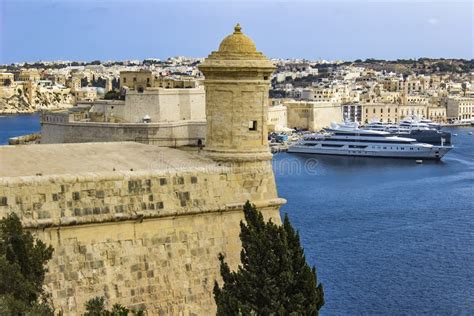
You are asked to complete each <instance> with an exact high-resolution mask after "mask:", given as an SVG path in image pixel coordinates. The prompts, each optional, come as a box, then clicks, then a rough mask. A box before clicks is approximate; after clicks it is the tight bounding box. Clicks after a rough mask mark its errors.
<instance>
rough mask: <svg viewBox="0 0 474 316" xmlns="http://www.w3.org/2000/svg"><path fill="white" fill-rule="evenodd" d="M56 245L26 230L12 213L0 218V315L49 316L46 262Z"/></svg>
mask: <svg viewBox="0 0 474 316" xmlns="http://www.w3.org/2000/svg"><path fill="white" fill-rule="evenodd" d="M52 254H53V248H52V247H51V246H46V244H44V243H43V242H42V241H41V240H38V239H36V238H34V237H33V236H32V235H31V233H30V232H28V231H26V230H24V229H23V227H22V225H21V222H20V219H19V217H18V216H17V215H16V214H14V213H12V214H9V215H8V216H7V217H6V218H3V219H1V220H0V314H1V315H7V314H11V315H13V314H16V315H19V314H21V315H23V314H31V315H35V314H41V315H49V314H52V313H53V310H52V308H51V306H50V304H49V302H48V297H47V295H46V294H45V292H44V290H43V281H44V276H45V273H46V271H47V269H46V264H47V262H48V260H50V259H51V257H52Z"/></svg>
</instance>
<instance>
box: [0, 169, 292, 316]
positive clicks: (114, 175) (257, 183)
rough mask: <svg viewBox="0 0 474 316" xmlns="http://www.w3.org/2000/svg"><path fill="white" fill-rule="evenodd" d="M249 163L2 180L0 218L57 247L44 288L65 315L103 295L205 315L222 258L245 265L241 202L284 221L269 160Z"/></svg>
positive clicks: (158, 310) (151, 308)
mask: <svg viewBox="0 0 474 316" xmlns="http://www.w3.org/2000/svg"><path fill="white" fill-rule="evenodd" d="M246 166H247V167H246V168H243V169H240V168H238V167H237V168H231V167H219V166H215V167H213V166H210V167H209V168H189V169H180V170H179V171H175V172H173V169H166V170H164V171H140V172H133V171H127V172H101V173H100V174H94V173H90V174H78V175H56V176H53V175H51V176H31V177H14V178H13V177H12V178H8V177H4V178H0V217H3V216H5V215H6V214H7V213H8V212H12V211H13V212H16V213H17V214H19V215H20V216H21V219H22V222H23V223H24V225H26V226H27V227H29V228H30V229H31V230H32V231H34V233H35V234H36V235H37V236H38V237H39V238H41V239H42V240H43V241H45V242H46V243H48V244H51V245H52V246H53V247H54V249H55V252H54V255H53V259H52V260H51V261H50V263H49V273H48V274H47V276H46V280H45V285H46V288H47V289H48V291H49V292H50V293H51V294H52V298H53V302H54V305H55V307H56V309H57V310H61V311H63V312H64V314H65V315H79V314H80V313H82V312H83V311H84V304H85V302H86V301H87V300H88V299H90V298H92V297H95V296H99V295H100V296H101V295H105V296H106V297H107V301H108V302H109V304H110V305H111V304H114V303H120V304H123V305H126V306H132V307H136V308H139V307H145V308H146V309H147V311H148V313H149V315H158V314H172V315H179V314H181V315H191V314H194V315H209V314H213V313H215V304H214V299H213V296H212V287H213V284H214V281H215V280H219V278H220V275H219V264H218V260H217V256H218V254H219V253H224V254H226V255H227V256H228V257H227V258H228V261H229V262H230V264H231V266H232V267H233V268H235V267H236V266H237V264H238V263H239V262H240V259H239V252H240V247H241V244H240V239H239V231H240V228H239V222H240V220H241V219H242V218H243V214H242V211H241V210H242V203H243V202H245V201H246V200H251V201H252V202H254V203H255V204H256V205H257V206H258V207H259V208H260V209H261V210H262V211H263V212H264V215H265V216H266V217H267V218H273V219H274V221H276V222H279V221H280V217H279V211H278V209H279V206H280V205H281V204H282V203H283V202H284V200H282V199H278V198H277V193H276V189H275V183H274V178H273V173H272V170H271V165H270V163H269V162H265V163H255V164H253V165H252V164H251V163H247V165H246ZM236 201H237V202H236Z"/></svg>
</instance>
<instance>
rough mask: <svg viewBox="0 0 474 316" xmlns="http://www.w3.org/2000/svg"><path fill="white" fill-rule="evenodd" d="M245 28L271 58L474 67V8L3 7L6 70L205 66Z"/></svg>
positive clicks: (294, 4)
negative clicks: (448, 62) (99, 64)
mask: <svg viewBox="0 0 474 316" xmlns="http://www.w3.org/2000/svg"><path fill="white" fill-rule="evenodd" d="M237 22H239V23H240V24H241V25H242V31H243V32H244V33H245V34H247V35H249V36H250V37H251V38H252V39H253V40H254V41H255V43H256V45H257V49H258V50H259V51H262V52H263V53H264V54H265V55H267V56H268V57H270V58H306V59H312V60H315V59H326V60H356V59H366V58H377V59H391V60H393V59H409V58H420V57H430V58H465V59H472V58H474V39H473V38H474V5H473V2H472V1H408V0H405V1H403V0H399V1H394V0H392V1H383V0H379V1H370V0H354V1H349V0H345V1H290V0H287V1H270V0H259V1H222V0H221V1H217V0H214V1H212V0H211V1H197V0H196V1H189V0H188V1H180V0H175V1H161V0H157V1H150V0H149V1H144V0H136V1H131V0H129V1H124V0H120V1H110V0H95V1H89V0H85V1H78V0H62V1H52V0H36V1H34V0H30V1H23V0H15V1H11V0H0V64H10V63H13V62H35V61H40V60H43V61H51V60H71V61H92V60H101V61H106V60H130V59H138V60H143V59H145V58H161V59H164V58H167V57H171V56H189V57H205V56H207V55H208V54H209V53H210V52H211V51H212V50H216V49H217V48H218V45H219V43H220V41H221V40H222V39H223V38H224V36H226V35H228V34H230V33H231V32H232V31H233V26H234V25H235V24H236V23H237Z"/></svg>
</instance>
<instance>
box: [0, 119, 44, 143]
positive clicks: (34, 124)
mask: <svg viewBox="0 0 474 316" xmlns="http://www.w3.org/2000/svg"><path fill="white" fill-rule="evenodd" d="M39 120H40V115H39V114H38V113H35V114H21V115H2V114H0V145H5V144H8V139H9V138H12V137H17V136H22V135H27V134H33V133H38V132H39V131H40V129H41V126H40V122H39Z"/></svg>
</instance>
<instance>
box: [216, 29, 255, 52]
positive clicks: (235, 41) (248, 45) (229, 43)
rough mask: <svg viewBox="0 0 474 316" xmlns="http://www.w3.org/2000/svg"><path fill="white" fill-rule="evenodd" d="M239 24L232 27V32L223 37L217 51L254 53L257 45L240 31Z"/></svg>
mask: <svg viewBox="0 0 474 316" xmlns="http://www.w3.org/2000/svg"><path fill="white" fill-rule="evenodd" d="M241 30H242V28H241V27H240V24H237V25H236V26H235V27H234V33H232V34H231V35H229V36H227V37H226V38H224V39H223V40H222V42H221V44H220V45H219V53H237V54H239V53H241V54H242V53H243V54H246V53H247V54H248V53H256V52H257V47H256V46H255V43H254V42H253V41H252V40H251V39H250V37H248V36H247V35H245V34H244V33H242V31H241Z"/></svg>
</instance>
